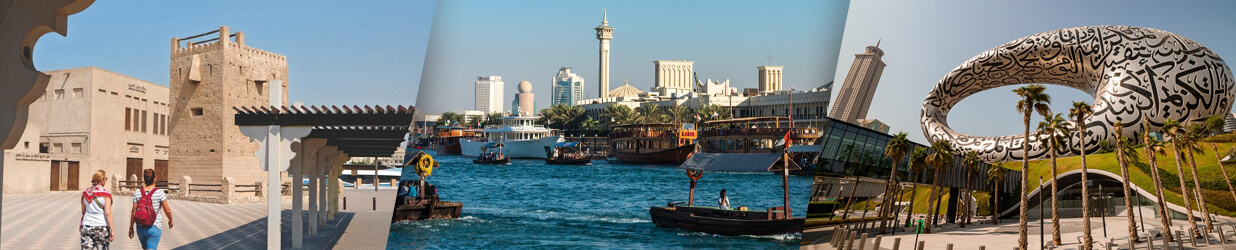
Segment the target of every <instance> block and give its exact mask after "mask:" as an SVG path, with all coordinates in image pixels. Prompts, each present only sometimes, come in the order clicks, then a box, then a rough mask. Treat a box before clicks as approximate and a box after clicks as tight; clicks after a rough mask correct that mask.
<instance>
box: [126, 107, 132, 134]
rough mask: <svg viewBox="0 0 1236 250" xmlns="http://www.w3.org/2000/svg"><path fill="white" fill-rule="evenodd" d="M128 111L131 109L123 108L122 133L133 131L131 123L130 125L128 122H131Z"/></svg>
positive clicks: (130, 115) (130, 114)
mask: <svg viewBox="0 0 1236 250" xmlns="http://www.w3.org/2000/svg"><path fill="white" fill-rule="evenodd" d="M129 110H132V109H130V108H124V131H132V130H133V128H132V123H130V121H132V120H133V113H131V112H129Z"/></svg>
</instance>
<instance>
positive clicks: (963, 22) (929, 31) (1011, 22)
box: [833, 0, 1236, 143]
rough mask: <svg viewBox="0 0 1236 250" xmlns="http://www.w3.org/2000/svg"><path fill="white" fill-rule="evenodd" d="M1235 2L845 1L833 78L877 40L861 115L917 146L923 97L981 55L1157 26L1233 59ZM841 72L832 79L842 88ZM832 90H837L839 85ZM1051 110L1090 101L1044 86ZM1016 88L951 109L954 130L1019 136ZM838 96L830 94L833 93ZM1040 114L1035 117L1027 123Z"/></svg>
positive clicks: (984, 95)
mask: <svg viewBox="0 0 1236 250" xmlns="http://www.w3.org/2000/svg"><path fill="white" fill-rule="evenodd" d="M1233 10H1236V2H1232V1H1189V2H1176V1H1057V0H1052V1H878V0H877V1H855V2H854V3H853V4H851V5H850V13H849V19H848V20H847V21H846V28H845V39H844V42H842V44H841V52H842V53H841V56H840V57H839V60H841V62H842V63H841V65H838V66H837V70H838V72H846V71H847V70H849V67H850V63H851V62H852V61H853V60H854V56H853V54H855V53H859V52H862V51H863V47H865V46H868V45H873V44H875V42H876V41H877V39H883V42H882V43H881V44H880V48H881V49H883V50H884V53H885V54H884V62H885V63H887V64H888V67H886V68H885V69H884V75H883V76H882V78H881V79H880V84H879V87H878V89H877V91H876V95H875V100H874V101H873V103H872V104H871V110H870V113H868V115H867V117H868V118H876V119H879V120H881V121H884V122H886V123H888V124H889V125H890V126H891V127H892V129H891V131H890V132H892V133H896V132H899V131H900V132H906V133H907V134H909V135H910V139H911V140H912V141H915V142H919V143H925V142H926V139H925V137H924V136H923V132H922V127H921V125H920V123H919V115H920V113H921V108H922V104H923V99H924V98H926V97H927V92H928V91H930V90H931V88H932V87H933V86H934V85H935V83H936V82H937V81H939V80H940V78H942V77H944V75H945V74H947V73H948V72H949V71H950V70H952V69H953V68H955V67H957V66H958V65H961V63H962V62H963V61H965V60H967V59H970V58H971V57H974V56H976V55H978V54H979V53H981V52H983V51H986V50H988V49H991V48H995V47H996V46H999V45H1002V44H1004V43H1006V42H1009V41H1012V40H1015V39H1018V38H1021V37H1025V36H1029V35H1033V34H1037V33H1040V32H1045V31H1050V30H1056V29H1062V28H1070V27H1077V26H1089V25H1128V26H1141V27H1149V28H1156V29H1161V30H1164V31H1167V32H1172V33H1176V34H1179V35H1182V36H1184V37H1188V38H1190V39H1193V40H1194V41H1197V42H1199V43H1201V44H1203V45H1205V46H1207V47H1210V49H1211V50H1213V51H1214V52H1215V53H1218V54H1219V56H1220V57H1224V58H1226V59H1228V60H1236V43H1234V42H1233V41H1236V29H1233V28H1232V27H1233V25H1236V15H1233V12H1232V11H1233ZM844 77H845V74H844V73H842V74H838V75H837V76H836V81H837V83H841V82H842V80H843V78H844ZM839 86H840V85H838V87H839ZM1046 86H1047V93H1048V94H1050V95H1051V96H1052V105H1051V108H1052V111H1053V112H1057V113H1067V112H1068V109H1069V108H1071V103H1072V102H1074V101H1083V100H1084V101H1086V102H1090V103H1093V102H1094V98H1093V97H1090V96H1089V95H1087V94H1085V93H1083V92H1081V91H1078V90H1075V89H1070V88H1066V87H1061V86H1055V85H1046ZM1015 88H1017V87H1016V86H1009V87H1003V88H996V89H990V90H987V91H984V92H980V93H978V94H976V95H973V96H970V97H969V98H966V99H965V100H963V101H961V102H960V103H958V104H957V107H956V108H954V109H953V110H952V111H951V112H950V113H949V117H948V121H949V125H950V126H951V127H952V128H953V129H955V130H957V132H961V133H965V134H970V135H978V136H1002V135H1010V134H1017V133H1021V132H1022V129H1023V127H1022V122H1021V120H1022V118H1021V115H1019V114H1017V113H1016V112H1015V111H1014V106H1015V105H1016V104H1017V97H1016V95H1014V94H1013V93H1012V91H1011V90H1012V89H1015ZM833 94H834V95H835V94H836V91H834V92H833ZM1040 120H1041V118H1039V117H1037V116H1036V117H1035V119H1034V120H1033V121H1031V124H1032V125H1033V124H1037V123H1038V122H1039V121H1040Z"/></svg>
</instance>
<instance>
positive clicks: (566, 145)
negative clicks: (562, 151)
mask: <svg viewBox="0 0 1236 250" xmlns="http://www.w3.org/2000/svg"><path fill="white" fill-rule="evenodd" d="M575 146H579V142H573V141H569V142H559V143H554V147H559V148H570V147H575Z"/></svg>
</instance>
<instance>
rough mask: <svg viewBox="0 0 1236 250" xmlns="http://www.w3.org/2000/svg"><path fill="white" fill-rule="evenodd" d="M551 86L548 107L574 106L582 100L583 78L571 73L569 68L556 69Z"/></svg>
mask: <svg viewBox="0 0 1236 250" xmlns="http://www.w3.org/2000/svg"><path fill="white" fill-rule="evenodd" d="M552 84H553V88H552V89H553V91H552V93H550V94H552V96H551V97H550V105H558V104H566V105H570V106H574V105H575V102H578V101H579V100H583V99H584V77H581V76H579V75H576V74H575V73H571V67H562V68H561V69H558V75H555V76H554V81H553V83H552ZM602 97H604V96H602Z"/></svg>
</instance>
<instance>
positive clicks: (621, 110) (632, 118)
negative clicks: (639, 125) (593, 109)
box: [601, 104, 639, 127]
mask: <svg viewBox="0 0 1236 250" xmlns="http://www.w3.org/2000/svg"><path fill="white" fill-rule="evenodd" d="M637 116H638V115H637V114H635V111H634V110H632V109H631V107H627V106H626V105H619V104H611V105H609V106H606V107H605V108H604V109H601V118H602V122H605V124H606V127H609V126H613V125H624V124H631V123H636V122H638V120H639V119H638V118H637Z"/></svg>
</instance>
